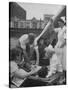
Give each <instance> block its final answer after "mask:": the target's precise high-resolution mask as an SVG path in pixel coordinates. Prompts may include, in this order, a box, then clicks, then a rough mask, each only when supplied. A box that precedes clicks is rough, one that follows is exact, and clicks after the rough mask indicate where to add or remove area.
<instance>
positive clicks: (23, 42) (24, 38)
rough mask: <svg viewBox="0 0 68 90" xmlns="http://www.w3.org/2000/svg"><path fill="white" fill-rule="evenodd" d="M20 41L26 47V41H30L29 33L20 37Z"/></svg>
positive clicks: (22, 46)
mask: <svg viewBox="0 0 68 90" xmlns="http://www.w3.org/2000/svg"><path fill="white" fill-rule="evenodd" d="M19 42H20V45H21V48H22V49H26V43H27V42H28V34H24V35H22V36H21V37H20V38H19Z"/></svg>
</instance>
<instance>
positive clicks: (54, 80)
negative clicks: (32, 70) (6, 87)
mask: <svg viewBox="0 0 68 90" xmlns="http://www.w3.org/2000/svg"><path fill="white" fill-rule="evenodd" d="M28 78H29V79H33V80H39V81H42V82H45V83H46V85H60V84H61V85H62V84H63V82H65V79H64V75H63V73H56V74H54V75H52V76H51V77H49V78H41V77H35V76H30V77H28Z"/></svg>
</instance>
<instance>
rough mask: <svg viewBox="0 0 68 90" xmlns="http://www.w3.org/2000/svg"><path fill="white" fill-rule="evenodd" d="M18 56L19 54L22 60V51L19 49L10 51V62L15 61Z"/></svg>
mask: <svg viewBox="0 0 68 90" xmlns="http://www.w3.org/2000/svg"><path fill="white" fill-rule="evenodd" d="M19 54H21V59H22V54H23V51H22V49H21V48H20V47H19V48H14V49H12V50H10V60H12V61H15V60H16V59H17V56H19Z"/></svg>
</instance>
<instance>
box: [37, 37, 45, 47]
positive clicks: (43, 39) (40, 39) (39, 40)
mask: <svg viewBox="0 0 68 90" xmlns="http://www.w3.org/2000/svg"><path fill="white" fill-rule="evenodd" d="M41 40H44V38H43V37H42V38H40V39H39V40H38V45H39V44H40V41H41Z"/></svg>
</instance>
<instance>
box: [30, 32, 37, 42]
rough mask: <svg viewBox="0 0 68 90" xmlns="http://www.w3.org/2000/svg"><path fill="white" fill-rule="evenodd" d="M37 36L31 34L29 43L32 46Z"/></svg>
mask: <svg viewBox="0 0 68 90" xmlns="http://www.w3.org/2000/svg"><path fill="white" fill-rule="evenodd" d="M35 37H36V35H35V34H34V33H29V43H30V44H32V43H33V42H34V39H35Z"/></svg>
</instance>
